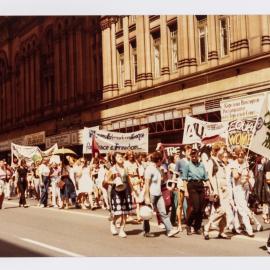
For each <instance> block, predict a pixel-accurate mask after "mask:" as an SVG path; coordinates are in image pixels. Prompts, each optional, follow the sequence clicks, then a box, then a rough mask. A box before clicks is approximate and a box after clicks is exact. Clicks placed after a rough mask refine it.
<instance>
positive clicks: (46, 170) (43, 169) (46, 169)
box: [38, 164, 50, 176]
mask: <svg viewBox="0 0 270 270" xmlns="http://www.w3.org/2000/svg"><path fill="white" fill-rule="evenodd" d="M38 172H39V174H40V175H43V176H49V174H50V169H49V167H48V166H46V165H45V164H41V165H40V166H39V168H38Z"/></svg>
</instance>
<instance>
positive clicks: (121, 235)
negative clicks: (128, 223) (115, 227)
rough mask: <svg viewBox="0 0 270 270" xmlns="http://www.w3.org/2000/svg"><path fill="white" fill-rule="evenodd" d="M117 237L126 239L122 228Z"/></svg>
mask: <svg viewBox="0 0 270 270" xmlns="http://www.w3.org/2000/svg"><path fill="white" fill-rule="evenodd" d="M119 236H120V237H121V238H126V237H127V234H126V233H125V231H124V228H120V231H119Z"/></svg>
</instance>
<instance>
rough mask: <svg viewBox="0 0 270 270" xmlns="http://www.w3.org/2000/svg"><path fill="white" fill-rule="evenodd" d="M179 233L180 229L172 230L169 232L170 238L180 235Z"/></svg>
mask: <svg viewBox="0 0 270 270" xmlns="http://www.w3.org/2000/svg"><path fill="white" fill-rule="evenodd" d="M178 233H179V230H178V229H172V230H170V231H169V232H168V234H167V235H168V237H172V236H174V235H176V234H178Z"/></svg>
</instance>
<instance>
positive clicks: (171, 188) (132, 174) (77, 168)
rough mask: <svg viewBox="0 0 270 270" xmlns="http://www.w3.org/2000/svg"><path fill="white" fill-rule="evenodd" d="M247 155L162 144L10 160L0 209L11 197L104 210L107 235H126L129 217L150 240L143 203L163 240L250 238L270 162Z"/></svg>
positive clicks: (266, 195)
mask: <svg viewBox="0 0 270 270" xmlns="http://www.w3.org/2000/svg"><path fill="white" fill-rule="evenodd" d="M250 157H251V154H250V153H247V151H246V150H245V149H243V148H241V147H235V148H234V149H233V150H229V149H227V147H226V145H225V144H224V143H222V142H217V143H214V144H213V145H212V146H211V152H210V153H206V152H203V151H202V149H201V150H197V149H193V148H192V146H189V145H186V146H185V148H184V149H182V151H181V152H180V153H176V154H174V155H173V156H169V157H168V156H167V155H166V151H165V149H163V148H162V146H161V147H158V148H157V150H156V151H155V152H153V153H151V154H144V153H134V152H132V151H127V152H126V153H124V154H123V153H119V152H115V153H108V154H107V155H106V156H102V155H99V154H96V155H95V156H94V157H92V158H91V160H87V159H86V158H84V157H81V158H79V159H76V158H74V157H72V156H63V157H61V161H60V162H51V161H50V159H49V158H44V159H43V160H38V161H36V162H34V163H32V164H27V163H26V162H25V160H23V159H21V160H18V159H17V158H14V159H13V163H12V164H11V165H9V164H7V162H6V161H5V160H0V209H1V208H2V204H3V200H4V199H6V200H10V199H11V198H14V197H15V196H18V198H19V206H20V207H25V208H27V207H29V205H28V204H27V200H29V199H32V200H36V202H37V206H39V207H41V208H44V207H49V206H51V207H55V208H59V209H70V208H80V209H85V210H87V209H91V210H92V211H93V210H95V209H96V208H103V209H105V210H106V211H108V214H109V216H108V218H109V220H110V231H111V233H112V234H113V235H119V236H120V237H123V238H124V237H127V234H126V227H127V226H126V223H127V221H130V220H132V221H133V222H135V223H138V224H140V223H141V224H142V227H143V235H144V236H146V237H151V236H153V234H152V233H151V230H150V222H149V219H150V218H146V217H145V213H143V212H142V211H141V209H142V207H145V206H147V207H148V208H150V209H152V210H153V211H154V212H155V213H156V216H157V222H158V225H159V227H160V228H163V229H165V231H166V234H167V236H168V237H171V236H174V235H176V234H177V233H179V232H180V231H183V229H184V228H185V230H186V233H187V235H192V234H199V235H202V236H203V237H204V239H205V240H209V239H210V234H209V232H210V230H217V231H218V238H221V239H230V238H231V236H232V235H233V234H245V235H246V236H248V237H254V232H255V231H261V230H263V226H262V224H261V223H260V222H259V220H258V214H262V218H263V222H264V223H265V224H269V223H270V160H267V159H266V158H263V157H261V156H258V155H256V156H255V159H254V160H253V161H252V162H251V160H250ZM142 215H143V216H142ZM203 220H205V222H203ZM268 246H269V248H270V241H268Z"/></svg>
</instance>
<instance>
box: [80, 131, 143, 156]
mask: <svg viewBox="0 0 270 270" xmlns="http://www.w3.org/2000/svg"><path fill="white" fill-rule="evenodd" d="M93 134H95V137H96V142H97V144H98V146H99V151H100V153H107V152H108V151H119V152H125V151H127V150H129V149H130V150H133V151H134V152H146V153H148V129H142V130H140V131H136V132H131V133H119V132H112V131H107V130H97V129H96V130H95V129H90V128H85V129H84V143H83V153H84V154H91V151H92V135H93Z"/></svg>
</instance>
